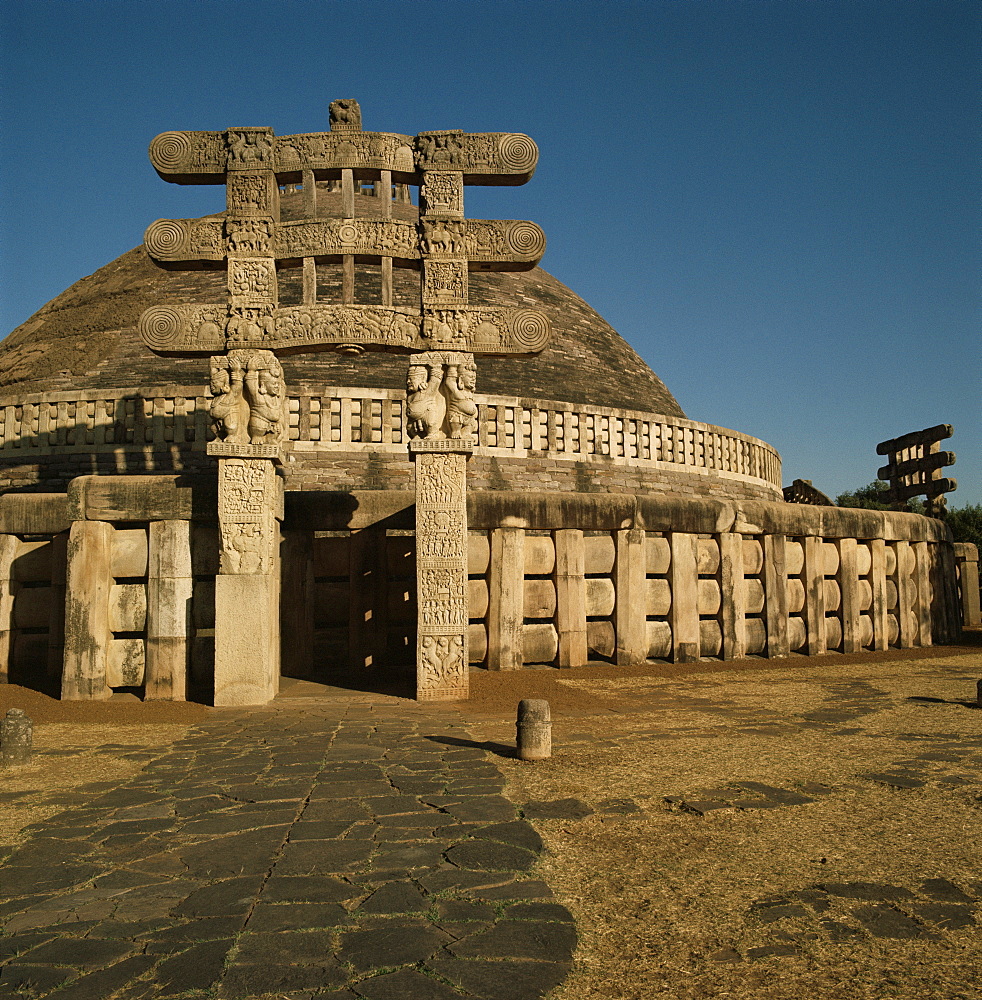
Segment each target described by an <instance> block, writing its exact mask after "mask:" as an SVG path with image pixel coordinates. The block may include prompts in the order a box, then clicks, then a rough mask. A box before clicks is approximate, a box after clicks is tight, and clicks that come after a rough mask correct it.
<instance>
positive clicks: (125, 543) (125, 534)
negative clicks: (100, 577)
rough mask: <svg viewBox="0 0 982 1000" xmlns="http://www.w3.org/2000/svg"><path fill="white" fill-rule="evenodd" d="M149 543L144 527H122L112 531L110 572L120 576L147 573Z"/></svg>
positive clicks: (136, 575) (144, 574)
mask: <svg viewBox="0 0 982 1000" xmlns="http://www.w3.org/2000/svg"><path fill="white" fill-rule="evenodd" d="M149 552H150V545H149V539H148V533H147V529H146V528H122V529H119V530H117V531H114V532H113V539H112V563H111V567H112V569H111V572H112V575H113V576H114V577H116V578H117V579H118V578H120V577H124V578H125V577H141V576H146V575H147V565H148V559H149Z"/></svg>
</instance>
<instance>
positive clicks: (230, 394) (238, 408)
mask: <svg viewBox="0 0 982 1000" xmlns="http://www.w3.org/2000/svg"><path fill="white" fill-rule="evenodd" d="M244 376H245V373H244V372H243V370H242V365H241V364H240V363H239V361H238V359H237V358H236V359H233V358H231V357H217V358H212V359H211V391H212V395H213V396H214V399H212V401H211V406H210V407H209V412H210V413H211V418H212V420H214V422H215V433H216V434H217V435H218V437H219V438H220V439H221V440H223V441H228V442H229V443H230V444H248V443H249V404H248V403H247V402H246V399H245V395H244V393H243V385H244Z"/></svg>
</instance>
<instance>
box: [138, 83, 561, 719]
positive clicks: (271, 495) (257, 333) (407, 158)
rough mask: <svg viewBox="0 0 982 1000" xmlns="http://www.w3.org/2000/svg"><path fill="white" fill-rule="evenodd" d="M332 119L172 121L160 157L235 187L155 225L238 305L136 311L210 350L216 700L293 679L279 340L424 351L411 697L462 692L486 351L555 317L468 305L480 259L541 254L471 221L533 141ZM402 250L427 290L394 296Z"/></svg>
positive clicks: (541, 337)
mask: <svg viewBox="0 0 982 1000" xmlns="http://www.w3.org/2000/svg"><path fill="white" fill-rule="evenodd" d="M330 123H331V130H330V132H319V133H312V134H308V135H293V136H279V137H278V136H276V135H274V133H273V130H272V129H270V128H230V129H227V130H225V131H224V132H165V133H163V134H162V135H159V136H157V137H156V138H155V139H154V140H153V142H152V143H151V144H150V160H151V162H152V163H153V165H154V167H155V169H156V170H157V172H158V173H159V174H160V176H161V177H163V178H164V179H165V180H168V181H172V182H174V183H177V184H222V183H224V184H225V185H226V212H225V216H224V218H222V219H215V218H207V219H160V220H158V221H157V222H154V223H153V224H152V225H151V226H150V227H149V228H148V229H147V232H146V236H145V245H146V249H147V252H148V253H149V254H150V256H151V257H152V258H153V259H154V260H155V261H156V262H157V263H158V264H159V265H160V266H161V267H167V268H182V269H184V268H201V267H224V268H225V270H226V273H227V290H228V294H227V300H226V302H224V303H212V304H199V303H193V304H192V303H187V304H178V305H176V306H154V307H152V308H150V309H148V310H146V312H144V314H143V316H142V317H141V319H140V332H141V335H142V337H143V340H144V342H145V343H146V344H147V346H148V347H149V348H150V349H151V350H153V351H155V352H157V353H159V354H165V355H166V354H205V355H211V356H212V357H211V377H210V384H211V391H212V394H213V399H212V402H211V407H210V411H211V417H212V419H213V421H214V424H215V432H216V435H217V437H218V439H219V440H217V441H215V442H212V443H211V444H210V445H209V446H208V452H209V454H211V455H214V456H216V457H217V458H218V461H219V470H218V479H219V491H218V496H219V501H218V505H219V510H218V520H219V527H220V529H221V563H220V575H219V577H218V580H217V582H216V608H215V613H216V623H215V646H216V649H215V661H216V665H215V704H221V705H246V704H261V703H263V702H266V701H268V700H269V699H270V698H272V697H273V696H274V695H275V693H276V686H277V681H278V677H279V617H278V601H279V554H278V553H279V524H278V522H279V521H280V520H281V519H282V516H283V515H282V499H283V484H282V480H281V479H280V477H279V473H278V471H277V469H276V465H277V464H278V463H280V462H281V451H280V449H281V446H282V443H283V442H284V440H285V438H286V419H287V417H286V410H285V400H286V386H285V385H284V382H283V372H282V369H281V367H280V364H279V362H278V361H277V359H276V355H275V353H274V352H277V351H279V352H289V353H296V352H301V351H310V350H337V351H341V352H343V353H348V354H361V353H363V352H364V351H366V350H388V351H407V352H415V353H412V356H411V357H410V360H409V370H408V377H407V400H406V423H407V427H408V430H409V434H410V438H411V440H410V442H409V450H410V457H411V459H412V460H413V462H414V464H415V469H416V494H417V503H416V529H417V604H418V608H419V612H418V622H417V626H418V628H417V631H418V638H417V646H416V650H417V695H418V697H419V698H427V699H448V698H461V697H466V695H467V663H468V659H467V561H466V556H467V516H466V509H467V507H466V463H467V458H468V456H469V455H470V453H471V451H472V450H473V438H474V436H475V435H476V433H477V429H478V428H477V412H478V410H477V404H476V403H475V401H474V396H473V392H474V388H475V385H476V378H477V366H476V364H475V361H474V354H475V353H477V354H490V355H509V354H512V355H514V354H534V353H537V352H539V351H541V350H542V349H543V348H544V347H545V346H546V343H547V342H548V340H549V336H550V328H549V321H548V319H547V317H546V316H545V314H544V313H542V312H540V311H538V310H535V309H530V308H527V307H524V306H522V307H509V306H497V305H496V306H494V307H471V306H470V305H469V302H468V273H469V272H470V271H472V270H482V271H525V270H529V269H531V268H533V267H535V265H536V264H537V263H538V261H539V260H540V258H541V257H542V254H543V253H544V252H545V236H544V234H543V232H542V230H541V229H540V228H539V227H538V226H537V225H535V223H533V222H524V221H514V220H513V221H501V220H468V219H465V218H464V187H465V185H467V184H482V185H492V184H505V185H514V184H524V183H525V182H526V181H527V180H529V178H531V176H532V174H533V172H534V170H535V165H536V162H537V159H538V150H537V149H536V146H535V143H534V142H533V141H532V140H531V139H530V138H529V137H528V136H525V135H519V134H514V133H499V132H491V133H478V134H467V133H464V132H460V131H440V132H424V133H420V134H419V135H416V136H406V135H398V134H394V133H388V132H364V131H362V126H361V109H360V108H359V106H358V103H357V101H353V100H338V101H334V102H332V103H331V106H330ZM356 175H357V181H358V182H359V183H361V182H362V181H364V180H366V179H370V180H374V181H375V183H376V188H377V190H379V191H381V192H382V195H383V212H382V216H383V217H382V218H377V217H376V218H371V219H367V218H362V219H357V218H355V197H354V191H355V181H356ZM325 180H326V181H330V182H333V183H337V182H340V188H341V197H342V206H343V216H344V217H343V218H342V219H318V218H317V212H316V197H317V182H318V181H325ZM297 183H301V184H302V185H303V189H304V203H305V207H306V218H304V219H301V220H299V221H294V222H286V223H281V222H280V218H279V191H280V185H281V184H294V185H295V184H297ZM393 183H396V184H418V185H419V189H420V217H419V223H418V224H414V223H412V222H408V221H403V220H397V219H393V218H392V211H391V201H392V196H391V192H392V185H393ZM356 257H357V258H358V260H361V261H369V262H374V261H378V263H379V264H380V268H381V273H382V289H381V301H380V302H379V303H378V304H364V303H356V302H355V294H354V289H355V285H354V277H355V259H356ZM327 261H339V262H340V263H341V265H342V284H341V301H340V303H323V302H318V301H317V275H316V268H317V264H318V263H323V262H327ZM393 266H398V267H408V268H414V269H416V270H418V271H419V273H420V294H419V298H418V299H417V300H416V301H414V302H412V303H400V304H397V303H395V302H394V301H393V286H392V268H393ZM288 267H302V268H303V289H304V296H303V304H302V305H299V306H288V307H281V306H280V305H279V298H278V290H277V272H278V270H280V269H282V268H288Z"/></svg>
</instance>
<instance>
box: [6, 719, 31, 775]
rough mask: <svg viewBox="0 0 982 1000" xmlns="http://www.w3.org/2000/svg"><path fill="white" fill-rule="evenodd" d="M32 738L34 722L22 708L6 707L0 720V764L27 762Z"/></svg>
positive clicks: (29, 758)
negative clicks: (5, 711) (0, 720)
mask: <svg viewBox="0 0 982 1000" xmlns="http://www.w3.org/2000/svg"><path fill="white" fill-rule="evenodd" d="M33 740H34V723H33V722H31V720H30V719H29V718H28V717H27V715H26V714H25V712H24V711H23V709H20V708H11V709H8V710H7V714H6V716H4V719H3V722H0V765H3V766H4V767H8V766H9V765H11V764H27V763H29V762H30V760H31V748H32V743H33Z"/></svg>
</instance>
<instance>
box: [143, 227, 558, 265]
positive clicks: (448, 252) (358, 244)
mask: <svg viewBox="0 0 982 1000" xmlns="http://www.w3.org/2000/svg"><path fill="white" fill-rule="evenodd" d="M143 242H144V245H145V246H146V249H147V253H149V254H150V256H151V257H153V258H154V260H157V261H160V262H161V263H165V264H178V263H190V262H192V261H216V262H217V261H222V260H224V259H225V257H226V256H228V257H245V256H259V255H268V256H270V257H275V258H276V259H277V260H291V259H292V260H301V259H302V258H304V257H338V256H343V255H344V254H357V255H358V256H361V257H383V256H385V257H393V258H396V259H398V260H405V261H416V260H419V259H420V257H421V256H424V255H425V256H430V257H434V256H435V257H448V256H449V257H464V258H466V259H467V260H468V262H469V264H468V266H469V268H470V269H471V270H474V269H475V268H478V267H479V268H481V269H482V270H487V269H492V270H512V269H514V270H526V269H528V268H531V267H534V266H535V264H536V263H537V262H538V261H539V260H540V259H541V257H542V255H543V254H544V253H545V247H546V239H545V234H544V233H543V232H542V230H541V229H540V228H539V227H538V226H537V225H536V224H535V223H534V222H527V221H524V220H519V219H511V220H507V219H506V220H493V219H466V220H463V219H462V220H454V219H443V218H437V219H429V218H424V219H423V221H422V222H421V223H420V224H419V226H418V227H417V226H415V225H414V224H413V223H411V222H406V221H403V220H401V219H323V220H317V221H311V220H307V221H302V222H273V220H272V219H271V218H269V217H268V216H267V217H253V218H227V219H226V220H225V221H224V223H223V222H222V220H221V219H158V220H157V221H156V222H153V223H151V224H150V226H148V227H147V230H146V232H145V233H144V237H143Z"/></svg>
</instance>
